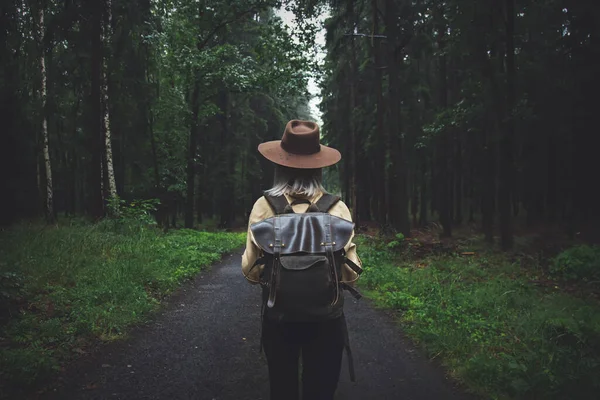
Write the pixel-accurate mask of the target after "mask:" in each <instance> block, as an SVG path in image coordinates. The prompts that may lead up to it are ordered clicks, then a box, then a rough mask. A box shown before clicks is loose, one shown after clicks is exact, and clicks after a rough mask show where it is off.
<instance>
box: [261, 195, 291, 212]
mask: <svg viewBox="0 0 600 400" xmlns="http://www.w3.org/2000/svg"><path fill="white" fill-rule="evenodd" d="M264 196H265V199H266V200H267V202H268V203H269V205H270V206H271V208H272V209H273V212H274V213H275V215H279V214H288V213H293V212H294V210H293V209H292V206H290V203H288V201H287V199H286V198H285V196H283V195H282V196H269V195H266V194H265V195H264Z"/></svg>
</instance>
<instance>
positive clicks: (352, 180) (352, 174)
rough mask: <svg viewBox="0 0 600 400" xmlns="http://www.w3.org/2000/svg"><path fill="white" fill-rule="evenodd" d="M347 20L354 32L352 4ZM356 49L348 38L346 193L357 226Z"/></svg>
mask: <svg viewBox="0 0 600 400" xmlns="http://www.w3.org/2000/svg"><path fill="white" fill-rule="evenodd" d="M348 18H349V19H350V21H349V22H350V28H351V29H352V31H351V32H354V21H355V15H354V2H352V1H350V2H348ZM356 75H357V66H356V49H355V43H354V36H351V37H350V119H351V121H350V165H349V171H348V173H349V174H348V175H349V176H348V178H349V187H348V191H349V194H350V196H349V197H350V204H351V208H350V210H351V213H352V220H353V221H354V223H356V224H357V225H358V224H359V223H360V217H359V215H358V204H357V196H356V152H357V148H356V124H355V121H354V120H353V117H354V116H355V115H356Z"/></svg>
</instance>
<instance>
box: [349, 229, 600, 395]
mask: <svg viewBox="0 0 600 400" xmlns="http://www.w3.org/2000/svg"><path fill="white" fill-rule="evenodd" d="M359 242H360V247H359V251H360V256H361V258H362V259H363V262H364V267H365V272H364V274H363V275H362V278H361V280H360V284H361V285H362V286H363V288H364V290H365V292H366V294H367V296H369V297H371V298H373V299H374V300H375V302H376V303H377V304H379V305H380V306H383V307H387V308H391V309H394V310H397V311H398V312H397V314H398V316H399V319H400V321H401V323H402V325H403V328H404V330H405V332H406V333H407V334H408V335H409V336H410V337H411V338H413V339H414V340H415V341H416V342H417V343H419V344H421V345H422V346H423V347H424V348H425V349H426V350H427V352H428V353H429V354H430V356H431V357H432V358H436V359H438V360H441V361H442V363H443V364H444V365H445V366H446V367H447V368H448V371H449V372H450V373H451V374H452V375H453V376H454V377H456V378H457V379H458V380H460V381H462V382H464V383H465V384H467V386H469V387H470V388H471V389H472V390H474V391H475V392H477V393H479V394H483V395H484V396H485V398H493V399H563V400H566V399H577V400H583V399H596V398H597V394H598V392H599V390H600V380H599V379H598V377H599V376H600V305H599V304H598V302H597V300H595V299H593V298H576V297H573V296H571V295H569V294H568V293H566V292H564V291H562V290H561V287H560V284H556V285H552V286H550V287H538V286H535V285H534V284H532V283H531V280H530V278H529V276H528V272H527V271H525V270H524V269H523V268H522V267H520V266H518V265H517V264H516V263H511V262H509V261H508V258H507V257H506V256H504V255H502V254H498V253H493V252H491V251H487V252H477V253H476V254H469V255H461V253H460V252H453V253H450V254H446V255H430V256H426V257H425V258H422V259H418V260H417V259H415V260H410V259H408V258H406V257H403V256H402V254H401V253H399V252H398V251H396V250H394V248H395V247H396V246H389V244H386V243H385V242H384V241H382V240H379V239H373V238H367V237H362V238H359ZM571 253H573V251H571V252H570V253H568V254H571ZM586 254H588V253H586ZM567 256H568V255H567ZM567 256H565V255H559V256H558V257H557V259H556V261H555V265H557V264H558V263H560V262H561V260H563V259H564V258H565V257H567ZM536 274H539V270H538V271H536Z"/></svg>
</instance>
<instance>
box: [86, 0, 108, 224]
mask: <svg viewBox="0 0 600 400" xmlns="http://www.w3.org/2000/svg"><path fill="white" fill-rule="evenodd" d="M91 19H92V21H91V24H92V26H91V36H92V37H91V44H92V56H91V91H90V102H91V105H90V115H91V118H90V137H89V152H90V154H91V160H90V164H89V167H88V168H89V172H88V174H87V180H88V184H87V191H88V202H87V203H88V212H89V214H90V215H91V216H92V217H93V218H101V217H102V216H103V215H104V204H103V200H102V148H103V147H104V143H103V140H104V138H103V136H104V135H103V130H102V119H103V113H102V100H101V96H102V93H101V92H102V88H101V87H102V4H101V3H100V2H97V3H94V6H93V13H92V15H91Z"/></svg>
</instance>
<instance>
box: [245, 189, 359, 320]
mask: <svg viewBox="0 0 600 400" xmlns="http://www.w3.org/2000/svg"><path fill="white" fill-rule="evenodd" d="M265 198H266V200H267V201H268V203H269V205H270V206H271V208H272V209H273V211H274V213H275V216H273V217H270V218H267V219H264V220H262V221H259V222H257V223H254V224H252V225H251V227H250V229H251V231H252V234H253V235H254V239H255V241H256V243H257V244H258V246H259V247H260V248H261V249H262V252H263V256H262V257H261V258H259V259H258V260H257V261H256V262H255V264H254V265H253V266H252V268H254V267H255V266H256V265H264V269H263V271H262V273H261V277H260V283H261V286H262V288H263V301H264V303H263V307H264V306H265V305H266V309H265V310H264V317H265V318H269V319H277V320H281V321H298V322H300V321H304V322H306V321H323V320H328V319H333V318H337V317H340V316H341V315H342V313H343V306H344V296H343V294H342V292H341V291H342V290H343V289H346V290H348V291H349V292H350V293H351V294H352V295H353V296H354V297H355V298H357V299H359V298H360V297H361V295H360V293H359V292H358V291H357V290H356V289H354V288H353V287H351V286H349V285H347V284H346V283H344V282H342V281H341V276H342V270H341V269H342V265H343V264H346V265H348V266H349V267H350V268H352V269H353V270H354V271H355V272H356V273H357V274H360V273H361V272H362V269H361V268H360V267H359V266H358V265H356V264H355V263H354V262H352V261H350V260H349V259H347V258H346V256H345V250H344V247H345V246H346V244H347V243H348V242H349V241H350V238H351V236H352V232H353V229H354V223H353V222H352V221H348V220H345V219H343V218H339V217H336V216H333V215H331V214H329V213H328V211H329V210H330V209H331V208H332V207H333V206H334V205H335V204H336V203H337V202H338V201H339V200H340V198H339V197H337V196H333V195H330V194H324V195H323V196H322V197H321V198H320V199H319V200H318V201H317V202H316V203H314V204H311V203H310V202H309V201H308V200H296V201H295V202H294V203H292V204H289V203H288V201H287V199H286V198H285V196H278V197H272V196H267V195H265ZM300 202H303V203H308V204H309V207H308V209H307V211H306V212H305V213H295V212H294V210H293V209H292V205H294V204H297V203H300Z"/></svg>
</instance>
